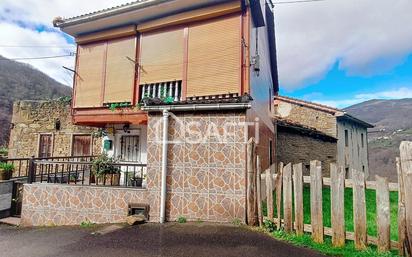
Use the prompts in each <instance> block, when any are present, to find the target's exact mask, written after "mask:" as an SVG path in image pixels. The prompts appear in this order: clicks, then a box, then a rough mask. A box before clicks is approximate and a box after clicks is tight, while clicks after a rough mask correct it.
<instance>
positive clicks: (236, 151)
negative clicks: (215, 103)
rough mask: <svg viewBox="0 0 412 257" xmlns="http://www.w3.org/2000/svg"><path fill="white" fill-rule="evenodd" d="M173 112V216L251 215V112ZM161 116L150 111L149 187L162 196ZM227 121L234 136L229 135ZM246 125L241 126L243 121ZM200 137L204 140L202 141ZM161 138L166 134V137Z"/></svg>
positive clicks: (215, 218)
mask: <svg viewBox="0 0 412 257" xmlns="http://www.w3.org/2000/svg"><path fill="white" fill-rule="evenodd" d="M175 115H176V116H171V117H170V124H169V125H170V127H169V140H170V141H171V142H170V144H169V149H168V153H169V155H168V174H167V188H168V199H167V219H168V220H176V219H177V218H178V217H179V216H184V217H186V218H187V219H188V220H205V221H214V222H230V221H233V220H234V219H235V218H238V219H240V220H242V221H243V220H244V218H245V194H246V193H245V185H246V183H245V169H246V160H245V157H246V144H245V142H246V138H247V132H245V129H244V124H243V123H244V122H245V117H246V116H245V113H244V112H242V113H223V112H220V113H217V112H216V113H199V112H198V113H196V114H194V113H177V114H176V113H175ZM161 119H162V116H161V115H159V114H149V121H148V168H147V182H148V190H149V191H151V192H156V195H159V194H160V193H159V190H160V183H161V181H160V171H161V149H162V148H161V147H162V145H161V141H159V140H157V139H159V135H161V124H162V122H161ZM225 124H232V125H228V126H227V130H226V131H229V133H228V134H229V135H228V136H227V138H225V139H223V140H222V138H223V134H224V128H225ZM239 124H240V125H239ZM199 137H202V138H203V140H204V141H202V143H199V142H197V141H198V139H199ZM160 138H161V137H160Z"/></svg>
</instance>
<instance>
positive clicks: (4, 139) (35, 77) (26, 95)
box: [0, 56, 72, 146]
mask: <svg viewBox="0 0 412 257" xmlns="http://www.w3.org/2000/svg"><path fill="white" fill-rule="evenodd" d="M71 91H72V89H71V88H70V87H68V86H65V85H63V84H61V83H59V82H57V81H56V80H54V79H52V78H50V77H49V76H47V75H46V74H45V73H43V72H41V71H39V70H37V69H35V68H34V67H32V66H31V65H29V64H25V63H20V62H16V61H13V60H10V59H7V58H5V57H3V56H0V146H2V145H3V146H7V144H8V138H9V133H10V131H9V130H10V122H11V116H12V112H13V102H14V101H17V100H48V99H54V98H58V97H62V96H70V95H71Z"/></svg>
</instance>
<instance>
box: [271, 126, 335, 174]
mask: <svg viewBox="0 0 412 257" xmlns="http://www.w3.org/2000/svg"><path fill="white" fill-rule="evenodd" d="M277 137H278V138H277V148H276V149H277V159H278V161H279V162H283V163H284V164H285V165H286V164H288V163H292V164H296V163H303V168H304V174H305V175H309V164H310V161H311V160H319V161H321V162H322V173H323V175H324V176H325V177H329V175H330V163H332V162H336V161H337V160H336V156H337V144H336V142H330V141H324V140H321V139H316V138H312V137H310V136H307V135H300V134H297V133H293V132H287V131H283V130H278V134H277Z"/></svg>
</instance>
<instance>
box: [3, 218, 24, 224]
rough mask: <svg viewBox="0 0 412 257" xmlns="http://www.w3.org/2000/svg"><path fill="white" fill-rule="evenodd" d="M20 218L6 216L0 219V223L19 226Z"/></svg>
mask: <svg viewBox="0 0 412 257" xmlns="http://www.w3.org/2000/svg"><path fill="white" fill-rule="evenodd" d="M20 220H21V219H20V218H17V217H7V218H3V219H0V223H1V224H7V225H10V226H20Z"/></svg>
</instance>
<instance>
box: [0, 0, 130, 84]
mask: <svg viewBox="0 0 412 257" xmlns="http://www.w3.org/2000/svg"><path fill="white" fill-rule="evenodd" d="M128 1H129V0H99V1H83V0H70V1H64V0H24V1H20V0H18V1H16V0H0V2H1V6H0V55H2V56H4V57H6V58H25V57H43V56H55V55H65V54H68V53H70V52H71V51H72V52H73V51H75V47H74V45H72V44H70V43H68V42H67V40H66V38H65V37H64V35H63V34H62V33H61V32H60V31H59V30H57V29H55V28H53V25H52V20H53V18H54V17H56V16H63V17H71V16H75V15H79V14H84V13H87V12H92V11H95V10H96V9H103V8H108V7H112V6H115V5H119V4H123V3H126V2H128ZM39 27H41V28H43V30H45V31H41V32H39V31H38V28H39ZM4 45H6V46H22V45H23V46H33V45H35V46H49V45H51V46H60V47H59V48H52V47H50V48H49V47H44V48H43V47H42V48H39V47H33V48H31V47H1V46H4ZM74 59H75V58H74V57H64V58H55V59H41V60H24V61H21V62H24V63H28V64H31V65H32V66H34V67H35V68H37V69H38V70H41V71H42V72H44V73H46V74H47V75H49V76H50V77H52V78H54V79H56V80H57V81H59V82H61V83H63V84H66V85H68V86H72V75H73V74H71V72H69V71H67V70H65V69H63V68H62V66H66V67H70V68H73V66H74Z"/></svg>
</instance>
